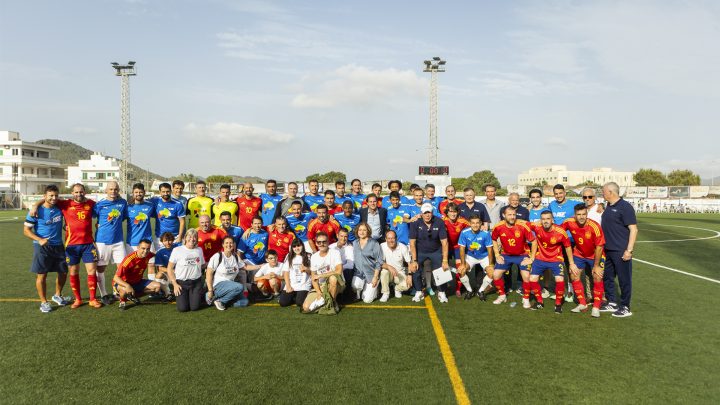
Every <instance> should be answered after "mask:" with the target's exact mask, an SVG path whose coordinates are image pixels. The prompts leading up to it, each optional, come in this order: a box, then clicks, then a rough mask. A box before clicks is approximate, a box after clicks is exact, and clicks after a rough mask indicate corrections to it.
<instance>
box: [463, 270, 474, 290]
mask: <svg viewBox="0 0 720 405" xmlns="http://www.w3.org/2000/svg"><path fill="white" fill-rule="evenodd" d="M460 282H461V283H462V285H463V286H464V287H465V289H466V290H467V291H472V290H473V289H472V286H471V285H470V277H468V276H467V274H466V275H464V276H462V277H460Z"/></svg>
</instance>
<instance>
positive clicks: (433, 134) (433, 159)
mask: <svg viewBox="0 0 720 405" xmlns="http://www.w3.org/2000/svg"><path fill="white" fill-rule="evenodd" d="M423 63H425V69H423V72H430V144H429V146H428V164H429V165H430V166H437V164H438V128H437V113H438V111H437V110H438V73H440V72H444V71H445V63H446V61H444V60H442V59H440V57H439V56H435V57H434V58H432V60H426V61H424V62H423Z"/></svg>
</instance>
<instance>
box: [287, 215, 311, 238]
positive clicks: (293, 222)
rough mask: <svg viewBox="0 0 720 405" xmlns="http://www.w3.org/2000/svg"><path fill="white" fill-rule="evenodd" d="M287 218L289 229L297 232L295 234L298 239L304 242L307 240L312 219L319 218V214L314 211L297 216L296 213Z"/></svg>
mask: <svg viewBox="0 0 720 405" xmlns="http://www.w3.org/2000/svg"><path fill="white" fill-rule="evenodd" d="M286 218H287V221H288V229H290V230H291V231H293V232H295V236H296V237H297V238H298V239H300V240H301V241H303V242H307V241H308V237H307V231H308V224H310V221H312V220H313V218H317V215H316V214H315V213H314V212H306V213H304V214H300V216H299V217H297V218H296V217H295V215H288V216H287V217H286Z"/></svg>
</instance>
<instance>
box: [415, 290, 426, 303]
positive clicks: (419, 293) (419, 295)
mask: <svg viewBox="0 0 720 405" xmlns="http://www.w3.org/2000/svg"><path fill="white" fill-rule="evenodd" d="M423 298H425V295H424V294H423V292H422V291H417V292H416V293H415V296H414V297H413V299H412V300H413V302H420V301H422V300H423Z"/></svg>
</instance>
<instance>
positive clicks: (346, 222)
mask: <svg viewBox="0 0 720 405" xmlns="http://www.w3.org/2000/svg"><path fill="white" fill-rule="evenodd" d="M333 216H334V217H335V220H336V221H338V223H340V226H341V227H343V228H345V229H346V230H347V231H348V240H349V241H350V242H352V241H354V240H355V232H354V231H355V227H356V226H358V224H359V223H360V215H358V214H350V216H349V217H348V216H345V213H344V212H338V213H337V214H335V215H333ZM368 236H369V235H368Z"/></svg>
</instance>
